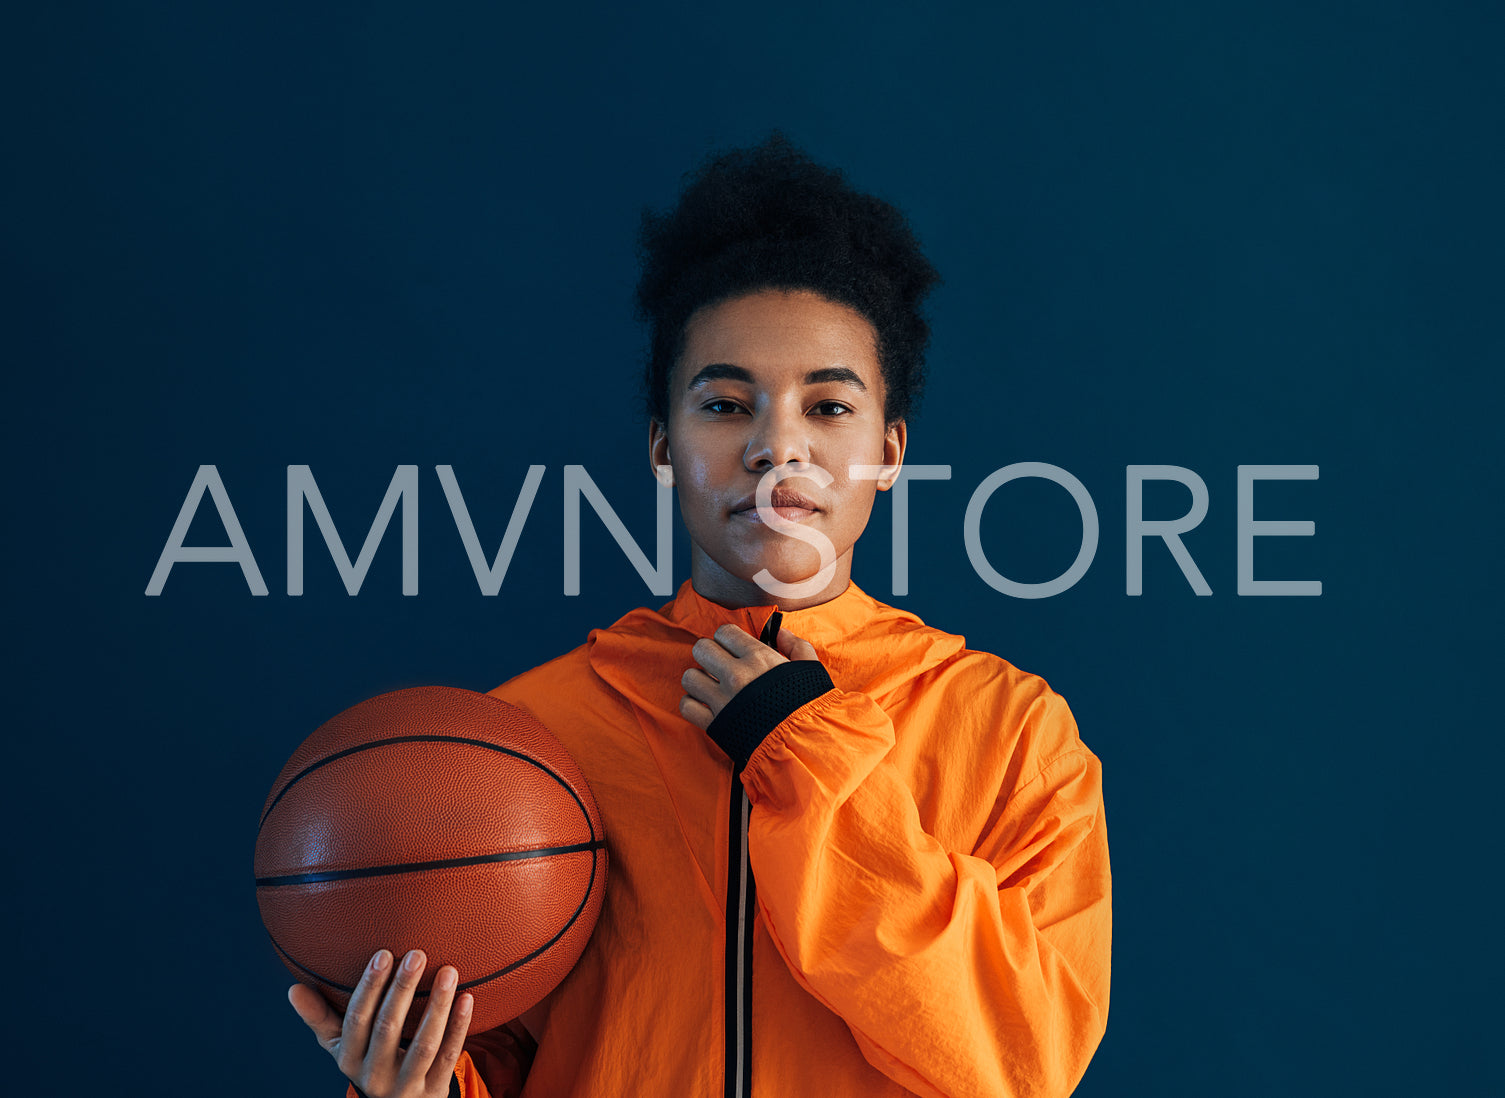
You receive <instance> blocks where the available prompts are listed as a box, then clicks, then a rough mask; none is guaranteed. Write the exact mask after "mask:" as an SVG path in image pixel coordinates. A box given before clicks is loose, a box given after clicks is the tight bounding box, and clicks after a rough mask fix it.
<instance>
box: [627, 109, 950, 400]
mask: <svg viewBox="0 0 1505 1098" xmlns="http://www.w3.org/2000/svg"><path fill="white" fill-rule="evenodd" d="M639 250H640V254H641V259H642V275H641V277H640V279H639V280H638V288H637V309H638V316H639V318H640V319H642V320H644V321H646V322H647V323H648V324H649V326H650V330H651V336H650V347H649V356H648V362H647V365H646V367H645V369H644V371H643V389H644V393H643V395H644V398H645V403H646V405H647V412H648V416H649V418H650V419H653V420H656V421H658V422H659V423H667V422H668V418H669V417H668V413H669V375H670V371H671V370H672V369H673V367H674V363H675V361H676V360H677V359H678V358H679V355H680V353H681V352H682V351H683V350H684V336H685V325H686V323H687V322H688V321H689V319H690V317H691V316H692V315H693V314H694V313H695V311H696V310H697V309H700V308H702V307H704V306H707V305H714V304H718V303H720V302H722V301H726V300H729V299H731V298H734V297H739V296H741V295H743V294H747V293H753V292H755V291H758V290H764V289H780V290H812V291H814V292H815V293H818V294H820V295H821V296H822V297H824V298H826V299H827V300H829V301H834V302H836V303H838V304H841V305H846V306H848V307H850V308H852V309H855V310H856V311H857V312H859V313H861V314H862V315H863V316H864V317H866V318H867V320H868V322H869V323H871V324H872V326H873V329H874V331H875V332H876V333H877V336H878V364H879V367H880V369H881V370H882V372H883V382H884V389H885V392H886V396H885V400H884V409H883V413H884V420H885V422H887V423H894V422H895V421H897V420H900V419H906V418H908V417H909V416H910V415H912V414H913V412H914V410H915V409H916V408H917V407H918V404H919V398H920V393H921V390H922V389H923V387H924V383H925V346H926V344H927V343H928V342H929V341H930V325H929V324H928V323H927V322H926V320H925V317H924V316H923V315H922V313H921V303H922V302H923V301H924V298H925V295H926V294H928V293H929V292H930V289H931V288H932V287H933V286H934V285H935V284H936V283H938V282H939V281H940V275H939V274H938V273H937V272H936V270H935V268H934V267H933V266H931V264H930V261H929V260H928V259H926V258H925V255H924V253H923V252H922V251H921V250H920V242H919V241H918V240H917V239H916V237H915V235H914V232H913V230H911V229H910V227H909V223H908V222H907V221H906V220H905V217H904V215H903V213H901V212H900V211H899V210H898V209H897V208H895V207H894V206H892V205H891V204H889V203H888V202H885V201H883V200H882V199H880V198H876V197H874V196H873V195H869V194H864V193H862V192H861V191H858V190H856V189H854V188H853V187H852V186H851V185H850V184H849V183H848V182H847V181H846V178H845V177H844V176H843V175H842V173H841V172H839V171H837V170H835V169H832V168H827V167H824V166H822V165H820V164H817V163H815V161H813V160H811V159H810V157H809V156H808V155H807V154H806V153H804V152H803V151H802V150H800V149H799V148H797V147H796V146H795V145H793V144H792V143H791V142H790V141H789V139H788V138H787V137H785V136H784V135H783V134H782V133H780V132H778V131H774V132H773V133H772V134H771V135H770V136H769V137H767V138H766V139H765V140H764V141H763V142H762V143H761V144H758V145H755V146H753V147H751V148H746V149H732V150H730V151H728V152H724V153H721V154H719V155H715V156H712V157H711V158H710V159H708V160H707V161H706V162H705V163H704V164H702V165H701V167H700V168H699V169H698V170H696V171H695V172H693V173H692V174H691V175H690V176H689V177H688V181H687V183H686V185H685V188H684V191H683V192H682V193H681V194H680V197H679V203H678V204H677V205H676V206H675V207H674V208H673V209H671V210H669V211H668V212H667V213H663V214H655V213H654V212H653V211H651V210H645V211H644V213H643V224H642V229H641V232H640V235H639Z"/></svg>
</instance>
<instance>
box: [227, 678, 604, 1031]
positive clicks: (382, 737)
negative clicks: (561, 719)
mask: <svg viewBox="0 0 1505 1098" xmlns="http://www.w3.org/2000/svg"><path fill="white" fill-rule="evenodd" d="M606 860H607V858H606V845H605V832H604V830H603V828H602V825H601V818H600V813H599V810H598V809H597V807H596V803H595V800H594V799H593V798H592V797H591V793H590V789H589V787H588V786H587V785H586V783H585V779H584V777H583V776H582V775H581V773H580V770H579V767H577V766H576V764H575V761H574V759H572V758H571V757H570V755H569V753H568V752H567V751H566V750H565V748H564V745H563V744H561V743H560V742H559V741H558V740H557V739H555V738H554V736H553V734H552V733H550V732H549V731H548V729H546V728H545V727H544V726H543V725H542V724H540V723H539V722H538V720H537V719H536V718H534V717H533V716H532V715H531V714H529V713H527V712H526V711H524V710H522V709H519V708H517V707H516V706H513V705H509V704H507V703H506V702H503V701H499V700H498V699H496V698H493V697H491V696H489V695H486V694H478V693H475V692H473V691H470V690H460V689H456V688H453V687H444V686H423V687H414V688H412V689H407V690H398V691H394V692H393V693H390V694H382V695H380V696H378V697H375V698H371V699H368V700H367V701H363V702H361V703H360V704H358V705H355V706H352V707H351V708H349V709H347V710H345V711H344V712H343V713H340V714H338V715H336V716H335V717H333V718H331V719H330V720H328V721H326V722H325V723H324V724H323V725H321V726H320V727H319V728H318V729H317V730H316V731H315V732H314V733H313V735H311V736H309V737H308V739H307V740H305V741H304V742H303V743H302V745H301V746H299V748H298V749H297V750H296V751H295V752H294V753H293V756H292V758H290V759H289V760H288V762H287V765H286V766H284V767H283V768H282V773H281V774H279V775H278V777H277V780H276V782H275V783H274V784H273V786H272V789H271V792H270V793H269V794H268V795H267V799H266V804H265V806H264V807H263V809H262V814H261V825H260V828H259V830H258V832H257V836H256V858H255V874H256V899H257V903H258V905H259V906H260V908H261V917H262V921H263V923H265V925H266V928H267V932H268V934H269V935H270V936H271V939H272V944H273V946H274V947H275V948H276V950H277V952H278V955H279V956H280V957H281V958H282V961H283V963H284V964H286V965H287V967H288V969H289V970H290V971H291V972H292V973H293V975H294V976H295V977H296V978H297V979H298V980H300V981H301V982H303V983H305V984H308V985H309V986H311V987H313V988H315V989H316V990H317V991H319V992H320V993H321V994H323V995H324V996H325V998H327V999H328V1000H329V1001H330V1002H331V1003H332V1004H333V1005H334V1006H335V1007H336V1008H337V1009H339V1010H344V1009H345V1005H346V1003H347V1002H348V1001H349V997H350V993H351V991H353V990H354V987H355V984H356V982H357V981H358V980H359V979H360V977H361V974H362V972H363V971H364V970H365V967H366V963H367V962H368V961H369V960H370V958H371V955H372V954H373V953H375V952H376V951H377V950H378V949H381V948H386V949H389V950H391V951H392V953H393V954H394V955H395V956H396V957H399V958H400V957H402V955H403V954H404V953H406V952H407V951H408V950H410V949H415V948H416V949H422V950H423V951H424V952H425V953H426V954H427V955H428V964H427V966H426V967H425V969H424V974H423V978H422V980H421V981H420V983H419V987H418V993H417V995H416V996H415V997H414V1001H413V1006H412V1007H411V1008H410V1009H409V1011H408V1020H407V1025H406V1027H405V1029H404V1032H405V1033H406V1034H407V1035H408V1036H411V1035H412V1033H413V1031H414V1030H415V1029H416V1028H417V1025H418V1022H419V1020H420V1019H421V1017H422V1015H423V1010H424V1008H425V1007H426V1006H427V1002H428V991H429V987H430V985H431V983H432V981H433V975H434V973H435V972H437V971H438V970H439V968H440V967H441V966H442V965H446V964H450V965H454V966H455V967H456V968H457V969H458V970H459V973H460V989H461V990H463V991H469V992H471V994H472V995H474V997H475V1005H474V1011H473V1014H472V1018H471V1024H470V1029H471V1032H480V1031H482V1030H486V1029H490V1028H492V1027H494V1026H497V1025H500V1024H501V1023H503V1022H506V1021H509V1020H510V1019H512V1018H515V1017H517V1016H518V1015H519V1014H521V1013H522V1012H523V1011H525V1010H527V1009H528V1008H529V1007H531V1006H532V1005H533V1004H534V1003H536V1002H538V1000H540V999H542V998H543V997H544V996H545V995H547V994H548V993H549V992H550V991H552V990H553V989H554V988H555V987H556V986H557V985H558V983H559V982H560V981H561V980H562V979H563V978H564V977H565V976H566V975H567V974H568V972H569V970H570V969H571V968H573V967H574V964H575V962H576V961H577V960H578V959H579V957H580V954H581V952H582V951H583V950H584V949H585V944H586V942H587V941H588V940H589V938H590V935H591V931H592V930H593V929H594V927H595V923H596V918H597V916H598V915H599V914H600V910H601V901H602V897H603V896H604V895H605V886H606Z"/></svg>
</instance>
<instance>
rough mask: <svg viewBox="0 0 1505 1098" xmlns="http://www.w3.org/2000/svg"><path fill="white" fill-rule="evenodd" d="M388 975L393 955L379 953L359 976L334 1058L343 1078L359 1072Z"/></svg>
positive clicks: (347, 1007) (379, 950)
mask: <svg viewBox="0 0 1505 1098" xmlns="http://www.w3.org/2000/svg"><path fill="white" fill-rule="evenodd" d="M391 974H392V954H391V953H390V952H388V951H387V950H385V949H378V950H377V951H376V953H375V954H373V955H372V957H371V960H370V961H368V962H367V963H366V971H365V972H363V973H361V978H360V982H359V983H357V984H356V985H355V991H353V992H352V993H351V995H350V1002H349V1004H348V1005H347V1006H346V1007H345V1020H344V1024H343V1025H342V1027H341V1035H340V1045H339V1051H338V1054H337V1055H336V1056H335V1060H336V1061H337V1062H338V1063H339V1065H340V1070H341V1071H343V1072H344V1073H345V1074H346V1075H349V1074H350V1073H351V1072H352V1071H357V1070H359V1068H360V1064H361V1061H363V1060H365V1058H366V1046H367V1044H368V1043H369V1042H370V1040H371V1018H372V1016H373V1015H374V1014H375V1013H376V1007H377V1004H378V1003H380V1002H381V992H382V988H384V987H386V986H387V980H388V978H389V977H390V976H391ZM330 1051H332V1052H333V1051H334V1050H333V1049H331V1050H330Z"/></svg>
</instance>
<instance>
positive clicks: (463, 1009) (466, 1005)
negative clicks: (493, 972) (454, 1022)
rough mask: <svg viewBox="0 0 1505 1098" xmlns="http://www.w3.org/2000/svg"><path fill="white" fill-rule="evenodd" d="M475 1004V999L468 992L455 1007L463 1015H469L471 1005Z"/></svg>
mask: <svg viewBox="0 0 1505 1098" xmlns="http://www.w3.org/2000/svg"><path fill="white" fill-rule="evenodd" d="M474 1002H475V997H474V996H473V995H471V994H470V993H469V992H467V993H466V994H464V995H461V996H460V1002H459V1003H458V1004H457V1005H456V1006H455V1009H456V1010H458V1011H459V1012H460V1013H461V1014H469V1013H470V1007H471V1004H472V1003H474Z"/></svg>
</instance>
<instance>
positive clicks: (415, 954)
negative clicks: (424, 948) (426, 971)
mask: <svg viewBox="0 0 1505 1098" xmlns="http://www.w3.org/2000/svg"><path fill="white" fill-rule="evenodd" d="M422 966H423V953H422V952H421V951H419V950H416V949H415V950H411V951H410V952H409V953H408V958H407V960H405V961H403V962H402V967H403V968H405V969H407V970H408V971H409V972H417V971H418V970H419V968H421V967H422Z"/></svg>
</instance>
